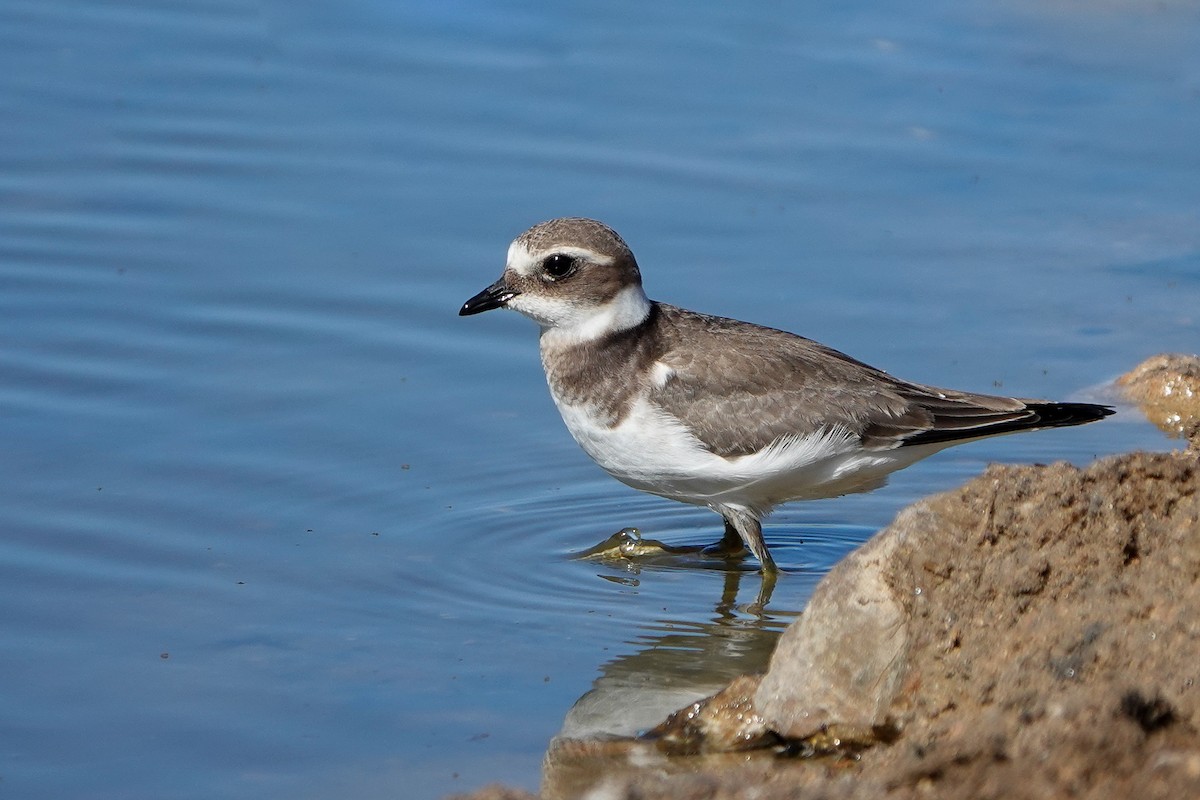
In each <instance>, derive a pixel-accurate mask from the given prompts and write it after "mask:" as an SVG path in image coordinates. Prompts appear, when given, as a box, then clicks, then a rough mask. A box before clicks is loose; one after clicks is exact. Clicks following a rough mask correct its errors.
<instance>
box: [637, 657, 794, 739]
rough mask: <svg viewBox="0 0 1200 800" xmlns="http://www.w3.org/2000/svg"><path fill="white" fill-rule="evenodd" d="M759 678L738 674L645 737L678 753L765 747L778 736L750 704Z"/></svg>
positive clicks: (672, 716) (673, 715)
mask: <svg viewBox="0 0 1200 800" xmlns="http://www.w3.org/2000/svg"><path fill="white" fill-rule="evenodd" d="M758 684H759V678H758V677H757V676H754V675H742V676H741V677H739V678H735V679H734V680H733V682H732V683H730V684H729V686H727V687H725V688H724V689H723V690H721V691H720V692H718V693H717V694H715V695H713V696H712V697H709V698H706V699H704V700H700V701H697V702H695V703H692V704H691V705H690V706H687V707H685V708H682V709H680V710H679V711H676V712H675V713H674V714H672V715H671V716H670V717H668V718H667V720H666V721H665V722H663V723H662V724H661V725H659V726H658V727H656V728H654V729H652V730H650V731H648V732H647V733H646V738H647V739H648V740H652V741H655V742H656V743H657V744H658V746H659V748H660V749H662V750H664V751H666V752H668V753H674V754H679V755H687V754H693V753H701V752H706V751H716V752H732V751H736V750H753V749H756V748H761V747H769V746H771V745H773V744H775V743H776V742H778V740H779V737H778V736H776V735H775V734H774V733H773V732H772V731H771V730H770V729H768V728H767V725H766V723H765V721H764V720H763V717H762V715H761V714H759V713H758V711H757V710H755V707H754V693H755V691H756V690H757V689H758Z"/></svg>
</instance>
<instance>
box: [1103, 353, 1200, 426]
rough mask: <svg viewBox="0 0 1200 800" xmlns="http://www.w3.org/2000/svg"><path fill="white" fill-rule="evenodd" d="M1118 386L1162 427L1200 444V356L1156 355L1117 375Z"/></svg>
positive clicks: (1149, 417)
mask: <svg viewBox="0 0 1200 800" xmlns="http://www.w3.org/2000/svg"><path fill="white" fill-rule="evenodd" d="M1117 386H1119V387H1120V388H1121V390H1122V392H1123V393H1124V394H1125V396H1126V397H1127V398H1128V399H1129V400H1130V401H1131V402H1133V403H1136V404H1137V406H1138V407H1139V408H1141V410H1142V413H1144V414H1145V415H1146V417H1147V418H1148V419H1149V420H1150V421H1151V422H1153V423H1154V424H1155V425H1157V426H1158V427H1159V428H1161V429H1162V430H1164V431H1166V432H1167V433H1169V434H1170V435H1172V436H1182V437H1185V438H1187V439H1189V440H1190V442H1191V445H1192V446H1193V447H1200V357H1197V356H1194V355H1180V354H1177V353H1170V354H1163V355H1157V356H1152V357H1151V358H1148V359H1146V360H1145V361H1143V362H1142V363H1141V364H1138V365H1137V366H1136V367H1134V368H1133V369H1132V370H1130V371H1129V372H1127V373H1125V374H1124V375H1122V376H1121V377H1120V378H1117Z"/></svg>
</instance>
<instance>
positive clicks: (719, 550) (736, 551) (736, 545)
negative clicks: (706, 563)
mask: <svg viewBox="0 0 1200 800" xmlns="http://www.w3.org/2000/svg"><path fill="white" fill-rule="evenodd" d="M700 552H702V553H703V554H704V555H706V556H720V557H721V558H741V557H742V556H744V555H746V545H745V544H743V543H742V536H741V534H739V533H738V532H737V528H735V527H733V525H731V524H730V523H729V519H728V518H725V535H724V536H722V537H721V541H719V542H716V543H714V544H710V545H709V546H708V547H705V548H704V549H703V550H701V551H700Z"/></svg>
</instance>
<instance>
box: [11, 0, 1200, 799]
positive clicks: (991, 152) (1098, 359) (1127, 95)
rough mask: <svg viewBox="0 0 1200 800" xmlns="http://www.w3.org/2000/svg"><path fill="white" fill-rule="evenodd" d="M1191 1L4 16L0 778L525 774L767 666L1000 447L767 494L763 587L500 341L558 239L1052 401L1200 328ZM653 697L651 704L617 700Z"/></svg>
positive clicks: (332, 782)
mask: <svg viewBox="0 0 1200 800" xmlns="http://www.w3.org/2000/svg"><path fill="white" fill-rule="evenodd" d="M1198 36H1200V14H1198V13H1197V11H1196V10H1194V9H1193V8H1191V7H1190V6H1188V5H1186V4H1172V3H1167V4H1160V5H1157V6H1154V7H1153V8H1146V7H1144V6H1143V5H1142V4H1132V3H1131V4H1128V5H1126V4H1123V3H1117V2H1114V3H1103V4H1100V5H1095V4H1093V5H1089V6H1079V5H1076V4H1066V3H1061V4H1054V3H1052V4H1048V5H1047V4H1024V3H1021V2H1013V3H1007V4H1000V5H996V4H984V3H972V2H968V3H966V4H963V3H933V4H926V5H924V6H922V7H921V8H920V9H919V10H913V9H906V10H903V11H901V10H897V9H893V8H892V7H890V6H888V5H887V4H878V5H871V4H852V5H849V6H847V5H845V4H829V5H826V6H815V7H814V6H810V7H806V8H804V9H799V8H797V9H790V8H787V7H784V6H773V5H764V6H760V7H740V6H731V5H728V4H723V3H722V4H717V3H712V4H702V5H699V6H697V5H696V4H693V3H667V4H657V5H654V6H647V5H645V4H631V3H615V4H614V3H603V4H599V3H595V4H593V3H567V4H558V5H555V6H547V7H542V6H541V5H539V4H533V3H522V2H507V3H502V4H499V5H497V4H487V3H475V2H469V1H468V2H457V3H449V4H439V5H436V6H435V5H434V4H402V5H396V4H391V3H382V2H367V1H364V2H357V3H349V4H333V3H329V4H319V3H301V4H295V3H280V2H272V1H271V0H261V1H260V2H257V3H254V4H245V3H234V2H219V0H214V2H195V3H190V2H172V3H156V2H137V3H105V4H94V3H83V2H70V1H69V0H38V2H32V1H30V2H22V1H21V0H9V1H8V2H5V3H3V4H0V118H2V119H3V120H4V123H3V124H2V125H0V432H2V433H0V447H2V450H0V452H2V454H3V457H2V458H0V653H3V655H0V682H2V683H3V685H4V686H6V687H7V691H5V692H4V693H3V694H0V780H2V781H3V786H4V787H5V789H6V791H7V793H9V794H11V795H12V796H14V797H17V796H20V797H27V798H38V797H45V798H56V799H57V798H65V797H88V798H129V797H197V798H201V797H203V798H211V797H247V798H249V797H253V798H269V797H288V798H293V797H314V798H317V797H330V796H333V795H335V794H350V795H352V796H355V797H360V798H369V797H380V798H382V797H408V798H433V797H439V796H441V795H443V794H445V793H447V792H450V791H457V790H468V789H471V788H475V787H477V786H479V785H481V784H483V783H485V782H489V781H492V780H503V781H507V782H509V783H513V784H517V785H522V786H527V787H534V786H536V783H537V778H538V768H539V762H540V759H541V753H542V751H543V750H544V748H545V745H546V743H547V742H548V741H549V739H550V738H551V737H552V736H554V735H555V733H556V732H558V731H559V730H560V729H561V728H563V727H564V725H565V726H566V729H567V730H568V731H579V730H602V729H605V730H607V729H612V728H613V727H614V726H616V727H620V726H622V725H624V726H626V727H637V726H638V725H641V724H648V723H646V722H645V720H643V719H638V718H635V717H637V714H632V715H631V714H629V711H630V710H631V709H633V710H635V711H638V712H642V711H647V710H655V709H657V707H658V706H656V705H655V703H658V704H659V705H663V706H669V705H670V704H672V703H676V702H681V701H683V699H684V698H690V697H694V696H697V695H698V694H703V693H704V692H706V691H708V690H709V689H710V688H711V687H712V686H715V685H717V684H719V683H720V681H721V680H724V679H727V678H728V677H729V676H731V675H733V674H736V673H738V672H741V671H745V670H754V669H759V668H761V666H762V664H763V662H764V659H765V658H766V656H767V654H768V653H769V651H770V647H771V645H772V643H773V639H774V637H775V636H776V635H777V634H778V632H779V631H780V630H781V629H782V627H783V626H784V625H785V624H786V623H787V622H788V621H789V620H790V619H792V618H794V616H795V614H796V613H797V612H798V611H799V610H800V609H801V608H802V607H803V605H804V602H805V600H806V598H807V597H808V594H809V593H810V592H811V590H812V587H813V585H814V584H815V583H816V581H817V580H818V579H819V578H820V576H821V575H823V574H824V573H825V572H826V571H828V569H829V568H830V567H831V566H832V564H834V563H835V562H836V561H837V560H838V559H839V558H840V557H841V556H842V555H843V554H844V553H846V552H847V551H848V550H849V549H851V548H852V547H854V546H855V545H856V544H858V543H859V542H861V541H863V540H864V539H865V538H867V537H868V536H870V535H871V534H872V533H873V532H874V531H876V530H878V529H879V528H880V527H882V526H883V525H885V524H886V523H887V522H888V521H889V520H890V519H891V517H892V516H893V515H894V514H895V513H896V511H897V510H898V509H900V508H901V507H903V506H904V505H905V504H907V503H909V502H911V501H912V500H914V499H915V498H917V497H920V496H922V495H924V494H926V493H929V492H933V491H938V490H942V489H947V488H950V487H953V486H955V485H957V484H959V483H960V482H961V481H963V480H965V479H966V478H968V477H969V476H971V475H974V474H977V473H978V472H979V471H980V470H981V469H982V468H983V467H984V465H986V464H987V463H988V462H991V461H1013V462H1016V461H1050V460H1056V459H1069V460H1072V461H1075V462H1078V463H1086V462H1087V461H1089V460H1090V459H1092V458H1093V457H1095V456H1099V455H1104V454H1107V453H1113V452H1120V451H1123V450H1127V449H1130V448H1135V447H1148V448H1164V447H1170V446H1175V445H1174V444H1173V443H1171V442H1169V441H1167V440H1164V439H1162V438H1161V437H1160V436H1159V435H1158V433H1157V432H1156V431H1154V430H1153V429H1152V428H1150V426H1148V425H1147V424H1145V423H1141V422H1139V421H1138V420H1137V419H1136V417H1131V416H1128V415H1127V416H1126V417H1124V418H1120V417H1118V418H1117V419H1116V420H1110V421H1107V422H1105V423H1103V424H1101V425H1094V426H1089V427H1087V428H1081V429H1072V430H1063V431H1051V432H1045V433H1041V434H1037V435H1034V436H1026V437H1010V438H1005V439H1001V440H995V441H989V442H984V443H979V444H975V445H971V446H968V447H964V448H960V449H956V450H952V451H950V452H947V453H944V454H942V455H939V456H938V457H936V458H934V459H931V460H930V461H928V462H924V463H923V464H921V465H920V466H917V467H914V468H912V469H910V470H908V471H906V472H904V473H901V474H900V475H897V476H896V477H895V478H894V479H893V481H892V483H891V484H890V485H889V486H887V487H886V488H884V489H882V490H880V491H878V492H875V493H873V494H870V495H864V496H856V497H850V498H843V499H840V500H829V501H820V502H814V503H809V504H805V505H796V506H791V507H788V508H786V509H784V510H782V511H780V512H779V513H778V514H777V515H776V516H775V517H773V518H772V521H771V523H770V524H769V526H768V528H767V539H768V541H769V542H770V543H771V544H772V546H773V551H774V552H775V554H776V557H777V558H778V560H779V561H780V563H781V565H782V566H783V567H784V569H785V570H786V574H785V575H784V576H783V579H782V580H781V581H780V583H779V586H778V587H777V588H776V590H775V593H774V596H773V598H772V600H771V602H770V604H769V605H768V607H767V609H766V612H765V614H763V615H759V614H757V613H755V609H754V608H753V605H754V603H755V600H756V597H757V585H756V582H755V580H754V576H753V573H743V572H740V571H733V572H725V571H723V570H719V569H699V568H695V567H689V566H688V565H682V566H680V565H672V564H667V565H647V566H641V567H639V566H636V565H627V566H622V565H604V564H596V563H594V562H590V561H579V560H575V559H573V558H572V557H571V556H572V554H573V553H577V552H579V551H581V550H584V549H586V548H587V547H589V546H591V545H593V544H595V543H596V542H598V541H600V540H602V539H604V538H605V537H607V536H609V535H610V534H612V533H613V532H614V531H617V530H620V529H621V528H624V527H627V526H636V527H638V528H640V529H641V530H642V532H643V533H644V534H645V535H647V536H653V537H654V538H658V539H662V540H665V541H668V542H671V543H676V544H683V543H689V544H692V543H703V542H705V541H707V540H710V539H714V538H716V536H717V535H718V534H719V532H720V525H719V520H718V519H717V518H716V517H715V516H714V515H712V514H710V513H709V512H706V511H704V510H702V509H693V508H688V507H684V506H681V505H678V504H674V503H671V502H669V501H665V500H660V499H657V498H653V497H648V496H644V495H639V494H637V493H635V492H633V491H632V490H629V489H627V488H625V487H623V486H621V485H620V484H618V483H616V482H615V481H612V480H611V479H609V478H607V477H606V476H605V475H603V474H602V473H600V472H599V470H598V469H597V468H596V467H594V466H593V465H592V464H591V463H590V462H589V461H588V460H587V458H586V457H585V456H584V455H583V454H582V453H581V452H580V451H579V450H578V449H577V448H576V446H575V445H574V443H573V442H572V441H571V440H570V438H569V436H568V434H567V433H566V431H565V430H564V429H563V427H562V425H561V423H560V422H559V420H558V418H557V415H556V413H555V411H554V408H553V405H552V404H551V402H550V400H549V398H548V396H547V393H546V390H545V386H544V382H543V379H542V376H541V372H540V367H539V364H538V359H537V353H536V341H535V338H536V334H535V331H534V330H533V327H532V325H531V324H530V323H528V322H527V321H525V320H522V319H520V318H518V317H517V316H516V315H512V314H501V313H495V314H489V315H486V316H483V317H479V318H472V319H469V320H463V319H460V318H458V317H457V316H456V315H455V314H456V311H457V309H458V307H459V305H461V303H462V302H463V300H465V299H466V298H467V297H469V296H470V295H471V294H474V293H475V292H476V291H477V290H478V289H480V288H482V287H483V286H485V285H486V284H488V283H490V282H491V281H492V280H493V279H494V278H495V277H496V276H497V275H498V274H499V271H500V269H501V267H502V266H503V264H502V261H503V254H504V252H505V249H506V247H507V243H508V241H509V240H510V239H511V238H512V237H513V236H515V235H516V234H518V233H519V232H520V231H521V230H523V229H524V228H525V227H527V226H528V225H530V224H532V223H533V222H536V221H539V220H542V219H546V218H548V217H553V216H560V215H566V214H582V215H589V216H595V217H598V218H601V219H604V220H606V221H608V222H609V223H611V224H612V225H614V226H615V227H616V228H617V229H618V230H619V231H621V232H622V234H623V235H624V236H625V238H626V239H627V240H628V241H629V242H630V244H631V245H632V246H633V248H634V250H635V252H636V253H637V254H638V257H639V260H640V262H641V264H642V268H643V272H644V274H645V277H646V284H647V289H648V291H649V293H650V294H651V296H653V297H655V298H658V299H663V300H667V301H670V302H674V303H677V304H680V305H685V306H688V307H693V308H696V309H699V310H703V311H708V312H712V313H720V314H725V315H729V316H735V317H741V318H747V319H753V320H755V321H758V322H762V323H765V324H770V325H775V326H778V327H784V328H788V329H790V330H795V331H797V332H800V333H804V334H806V335H809V336H813V337H815V338H818V339H821V340H823V341H825V342H828V343H829V344H832V345H834V346H836V347H839V348H841V349H844V350H846V351H848V352H850V353H852V354H854V355H855V356H857V357H860V358H863V359H865V360H867V361H869V362H871V363H874V364H877V365H878V366H880V367H883V368H885V369H888V370H890V371H893V372H895V373H897V374H899V375H902V376H905V377H909V378H912V379H914V380H920V381H925V382H930V383H940V384H943V385H950V386H956V387H960V388H965V389H974V390H990V389H992V388H996V389H997V391H1005V392H1012V393H1015V394H1022V395H1027V396H1044V397H1053V398H1066V397H1071V396H1075V395H1077V394H1079V393H1084V394H1086V392H1087V390H1088V389H1089V388H1090V387H1093V386H1095V385H1097V384H1099V383H1102V382H1103V381H1105V380H1108V379H1110V378H1111V377H1113V376H1115V375H1116V374H1118V373H1120V372H1122V371H1124V370H1125V369H1127V368H1129V367H1130V366H1132V365H1133V364H1134V363H1136V362H1137V361H1138V360H1140V359H1141V358H1143V357H1145V356H1147V355H1150V354H1152V353H1154V352H1158V351H1163V350H1186V351H1195V350H1196V349H1197V343H1198V342H1200V323H1198V321H1197V311H1196V309H1197V308H1200V303H1198V302H1197V297H1198V296H1200V180H1197V177H1198V176H1200V155H1198V154H1200V150H1197V148H1196V147H1195V142H1196V141H1197V138H1198V135H1200V50H1197V48H1196V47H1195V42H1196V41H1197V40H1198ZM646 716H650V715H649V714H646Z"/></svg>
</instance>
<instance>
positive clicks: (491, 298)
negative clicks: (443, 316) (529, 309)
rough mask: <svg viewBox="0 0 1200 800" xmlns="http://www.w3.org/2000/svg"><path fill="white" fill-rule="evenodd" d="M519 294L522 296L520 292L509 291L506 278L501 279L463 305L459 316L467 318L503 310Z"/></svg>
mask: <svg viewBox="0 0 1200 800" xmlns="http://www.w3.org/2000/svg"><path fill="white" fill-rule="evenodd" d="M518 294H520V292H514V291H513V290H512V289H509V288H508V286H507V285H506V284H505V283H504V278H501V279H500V280H498V281H496V282H495V283H493V284H492V285H491V286H489V287H487V288H486V289H484V290H483V291H482V292H480V293H479V294H477V295H475V296H474V297H472V298H471V299H470V300H468V301H467V302H465V303H463V307H462V308H460V309H459V310H458V315H459V316H460V317H466V316H469V315H471V314H480V313H482V312H484V311H491V310H492V309H493V308H503V307H504V306H505V305H506V304H507V303H508V301H509V300H511V299H513V298H514V297H516V296H517V295H518Z"/></svg>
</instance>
